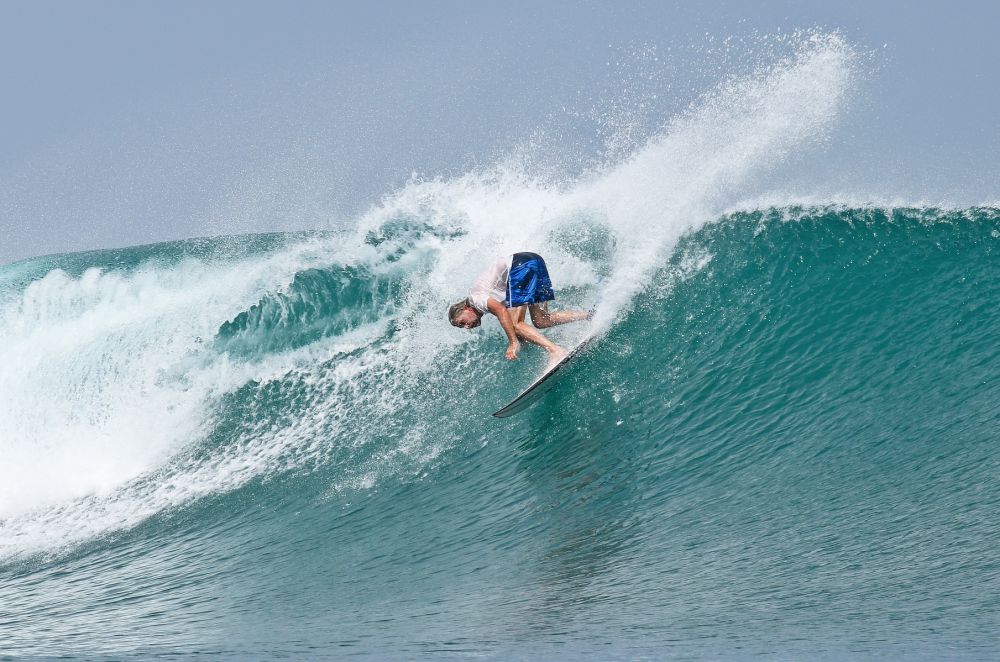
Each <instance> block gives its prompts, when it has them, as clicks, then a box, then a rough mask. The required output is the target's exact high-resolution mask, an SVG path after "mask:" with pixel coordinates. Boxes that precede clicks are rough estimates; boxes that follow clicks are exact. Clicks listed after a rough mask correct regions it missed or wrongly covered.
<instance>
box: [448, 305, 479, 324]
mask: <svg viewBox="0 0 1000 662" xmlns="http://www.w3.org/2000/svg"><path fill="white" fill-rule="evenodd" d="M466 308H472V309H473V310H476V307H475V306H473V305H472V301H471V300H470V299H468V298H465V299H462V300H461V301H456V302H455V303H453V304H451V305H450V306H448V321H449V322H451V325H452V326H454V325H455V318H456V317H457V316H458V314H459V313H460V312H462V311H463V310H465V309H466ZM478 312H479V311H478V310H476V313H478ZM476 326H479V325H478V324H477V325H476Z"/></svg>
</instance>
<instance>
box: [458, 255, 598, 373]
mask: <svg viewBox="0 0 1000 662" xmlns="http://www.w3.org/2000/svg"><path fill="white" fill-rule="evenodd" d="M555 298H556V296H555V293H554V292H553V291H552V281H551V280H550V279H549V272H548V269H547V268H546V267H545V260H543V259H542V258H541V256H540V255H538V254H537V253H514V254H513V255H505V256H503V257H500V258H498V259H497V260H496V261H495V262H494V263H493V264H492V265H491V266H490V267H489V268H488V269H487V270H486V271H484V272H483V273H482V274H480V276H479V278H477V279H476V280H475V282H474V283H473V284H472V289H470V290H469V296H468V297H467V298H465V299H462V300H461V301H459V302H458V303H454V304H452V305H451V306H450V307H449V308H448V320H449V321H450V322H451V324H452V326H457V327H459V328H461V329H474V328H476V327H477V326H479V325H480V324H481V323H482V317H483V315H485V314H486V313H487V312H490V313H493V314H494V315H496V318H497V320H499V322H500V326H501V327H502V328H503V330H504V333H506V334H507V341H508V343H509V344H508V345H507V352H506V357H507V359H508V360H510V361H513V360H514V359H516V358H517V353H518V351H519V350H520V349H521V344H520V342H518V339H520V340H524V341H525V342H529V343H531V344H533V345H538V346H539V347H541V348H542V349H544V350H545V351H546V352H548V353H549V363H548V366H547V368H546V370H547V369H548V368H551V367H552V366H554V365H556V364H557V363H559V361H561V360H562V359H563V358H564V357H565V356H566V350H565V349H563V348H562V347H560V346H559V345H557V344H555V343H554V342H552V341H551V340H549V339H548V338H546V337H545V336H544V335H542V333H541V332H540V331H538V329H546V328H548V327H550V326H556V325H558V324H566V323H567V322H576V321H578V320H584V319H590V318H591V317H592V313H588V312H584V311H582V310H568V311H560V312H553V313H550V312H549V304H548V302H549V301H552V300H554V299H555ZM525 312H529V313H531V322H532V324H534V325H535V326H534V327H532V326H531V325H529V324H528V323H527V322H525V321H524V319H525ZM535 327H537V328H535Z"/></svg>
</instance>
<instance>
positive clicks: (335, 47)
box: [0, 0, 1000, 264]
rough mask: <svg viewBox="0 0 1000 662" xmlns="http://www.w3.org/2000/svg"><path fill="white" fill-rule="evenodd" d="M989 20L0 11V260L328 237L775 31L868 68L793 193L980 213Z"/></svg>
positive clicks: (602, 134) (725, 64)
mask: <svg viewBox="0 0 1000 662" xmlns="http://www.w3.org/2000/svg"><path fill="white" fill-rule="evenodd" d="M998 26H1000V3H990V2H981V3H980V2H956V1H951V2H889V1H884V2H854V1H852V0H842V1H840V2H836V3H831V2H825V1H824V2H809V1H796V2H791V1H788V2H786V1H778V0H774V1H769V2H705V3H688V2H674V3H671V2H614V3H611V2H562V1H557V0H554V1H549V2H543V3H537V2H520V1H517V2H505V3H486V2H441V1H437V2H434V1H431V2H421V3H413V2H365V3H355V4H351V3H334V2H255V1H241V2H227V1H221V0H220V1H216V2H188V1H185V0H180V1H177V2H153V1H146V2H133V1H128V2H125V1H118V0H114V1H108V0H105V1H98V0H92V1H90V2H86V3H80V2H45V1H42V2H21V1H20V0H2V1H0V94H2V100H3V103H0V264H3V263H8V262H12V261H16V260H20V259H23V258H26V257H30V256H36V255H43V254H49V253H58V252H71V251H79V250H89V249H95V248H105V247H119V246H128V245H135V244H143V243H150V242H155V241H163V240H170V239H179V238H186V237H193V236H212V235H222V234H235V233H243V232H263V231H282V230H294V229H316V228H320V229H327V228H335V227H343V226H344V225H347V224H349V223H350V222H351V220H352V219H353V218H356V217H357V216H358V214H360V213H363V211H364V210H365V209H367V208H369V207H371V206H372V205H376V204H378V202H379V200H380V199H381V198H382V197H383V196H386V195H389V194H391V193H392V192H393V191H394V190H397V189H399V188H400V187H402V186H404V185H405V184H406V182H407V181H408V180H410V179H411V178H412V177H414V176H417V177H425V178H429V177H452V176H456V175H459V174H461V173H463V172H467V171H469V170H470V169H476V168H484V167H489V165H490V164H493V163H496V162H497V161H499V160H502V159H504V158H507V157H509V155H510V154H511V153H513V152H516V151H518V150H520V149H523V148H524V146H525V145H534V146H535V149H536V151H541V152H544V154H545V159H542V160H546V159H547V160H548V161H549V163H547V164H546V165H547V166H549V167H558V168H562V169H563V170H565V171H566V172H571V171H573V170H574V168H576V169H579V168H582V167H585V165H586V163H587V162H588V161H587V160H588V159H592V158H597V156H598V155H599V154H600V153H601V151H602V149H603V147H602V145H604V143H603V142H602V141H603V139H604V138H606V137H607V133H608V131H609V130H610V129H609V128H608V126H609V124H614V123H615V122H620V121H623V118H627V119H629V120H630V121H634V122H635V127H636V128H635V139H636V140H639V141H641V139H642V138H643V137H649V136H651V135H653V134H655V133H656V131H657V130H659V129H660V128H661V127H662V126H664V125H665V124H666V123H667V122H668V121H669V120H670V118H671V117H673V116H675V115H676V114H677V113H678V112H680V111H682V110H683V109H684V108H685V107H686V106H687V105H688V104H689V103H691V102H692V101H693V100H695V99H697V97H698V95H699V94H701V93H704V92H706V91H707V90H710V89H711V88H712V86H714V85H716V84H717V83H718V82H719V81H720V80H722V79H724V78H725V77H726V76H727V75H730V74H732V73H733V72H738V71H739V70H740V69H741V68H745V67H746V66H747V62H761V61H763V60H765V59H766V57H767V54H768V53H769V52H771V51H770V50H769V48H771V47H772V46H773V44H774V43H776V42H777V41H780V36H781V35H787V34H789V33H791V32H794V31H796V30H820V31H838V32H839V33H840V34H842V35H843V36H844V38H845V39H847V41H848V42H849V43H851V44H852V45H853V46H854V47H855V48H857V49H858V51H859V52H860V53H862V54H863V58H862V59H863V62H864V73H863V75H862V76H861V77H860V80H859V84H858V90H857V93H856V95H855V99H854V102H853V103H852V105H851V108H850V110H849V112H847V113H846V115H845V117H844V118H843V119H842V121H841V124H840V126H839V128H838V130H837V131H836V132H835V133H834V134H833V135H832V136H831V139H830V140H829V142H828V144H827V145H826V147H825V149H824V151H823V153H822V155H821V156H820V157H817V158H813V159H811V160H809V161H807V162H804V163H803V169H802V172H801V173H800V174H799V176H798V177H794V178H790V179H789V181H788V182H787V189H788V194H789V195H791V196H793V197H794V196H795V195H800V196H803V197H804V198H809V197H810V196H819V197H820V198H821V199H823V196H826V197H830V198H831V199H832V198H833V197H836V196H838V195H842V196H846V197H848V198H851V199H872V200H894V201H897V202H899V203H903V204H913V205H918V204H931V205H947V206H966V205H975V204H996V203H997V201H998V200H1000V192H998V189H1000V186H998V182H1000V159H997V153H998V148H1000V120H998V118H1000V85H998V84H997V83H998V78H1000V73H998V72H1000V40H997V39H996V38H995V32H996V29H997V27H998ZM726 44H729V45H730V47H729V48H725V47H724V46H725V45H726ZM732 44H736V46H732ZM553 164H556V165H553ZM762 193H764V192H762Z"/></svg>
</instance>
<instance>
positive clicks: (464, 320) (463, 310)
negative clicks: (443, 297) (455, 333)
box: [448, 299, 482, 329]
mask: <svg viewBox="0 0 1000 662" xmlns="http://www.w3.org/2000/svg"><path fill="white" fill-rule="evenodd" d="M481 317H482V315H480V314H479V311H478V310H476V309H475V308H473V307H472V306H470V305H469V300H468V299H462V300H461V301H459V302H458V303H453V304H451V305H450V306H448V321H449V322H451V325H452V326H457V327H458V328H460V329H474V328H476V327H477V326H479V324H480V318H481Z"/></svg>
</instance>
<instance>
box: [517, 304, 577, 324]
mask: <svg viewBox="0 0 1000 662" xmlns="http://www.w3.org/2000/svg"><path fill="white" fill-rule="evenodd" d="M528 310H529V311H530V312H531V322H532V323H533V324H534V325H535V326H536V327H538V328H539V329H547V328H549V327H550V326H558V325H559V324H566V323H567V322H578V321H580V320H585V319H587V318H589V317H590V313H588V312H587V311H585V310H560V311H559V312H556V313H550V312H549V304H548V303H540V304H534V305H531V306H528Z"/></svg>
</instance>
